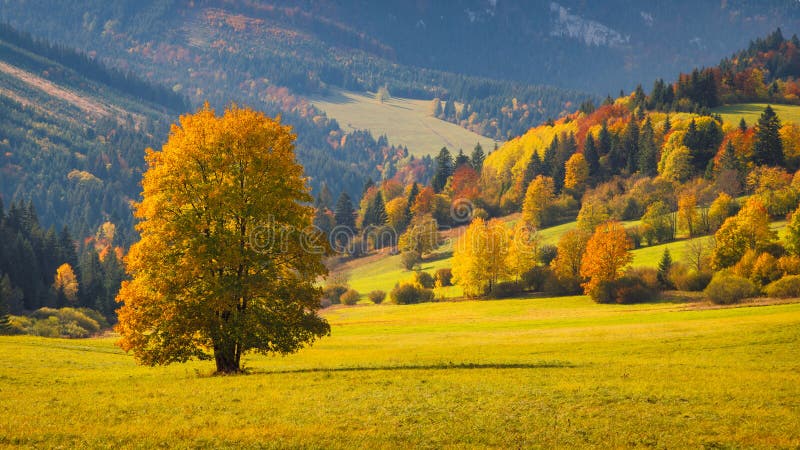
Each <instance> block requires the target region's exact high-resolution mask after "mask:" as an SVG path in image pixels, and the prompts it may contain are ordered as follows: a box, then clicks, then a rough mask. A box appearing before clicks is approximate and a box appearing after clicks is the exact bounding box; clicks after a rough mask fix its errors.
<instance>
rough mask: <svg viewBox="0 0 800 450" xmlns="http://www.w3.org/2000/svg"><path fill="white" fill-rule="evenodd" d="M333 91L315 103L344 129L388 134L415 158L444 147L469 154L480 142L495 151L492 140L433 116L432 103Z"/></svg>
mask: <svg viewBox="0 0 800 450" xmlns="http://www.w3.org/2000/svg"><path fill="white" fill-rule="evenodd" d="M332 92H333V93H332V94H331V95H328V96H325V97H316V98H313V99H312V103H313V104H314V106H316V107H318V108H319V109H321V110H322V111H325V112H326V113H327V115H328V117H332V118H334V119H336V120H337V122H339V125H340V126H341V127H342V129H345V130H355V129H359V130H370V131H372V134H373V135H374V136H375V137H376V138H377V137H378V136H379V135H381V134H385V135H386V136H387V137H388V138H389V143H391V144H393V145H405V146H407V147H408V150H409V152H411V154H412V155H416V156H423V155H435V154H436V153H438V152H439V149H441V148H442V147H447V148H449V149H450V151H451V152H454V153H458V149H463V150H464V153H466V154H470V153H471V152H472V149H473V148H474V147H475V144H476V143H478V142H480V143H481V146H482V147H483V150H484V151H485V152H487V153H488V152H489V151H491V150H492V149H493V148H494V144H495V143H494V141H493V140H491V139H489V138H487V137H484V136H481V135H479V134H477V133H473V132H472V131H469V130H467V129H465V128H462V127H460V126H458V125H456V124H454V123H450V122H446V121H444V120H440V119H437V118H435V117H433V116H432V115H431V113H430V109H431V106H430V105H431V102H430V100H413V99H405V98H399V97H392V98H390V99H388V100H386V101H384V102H379V101H378V100H376V99H375V98H374V96H372V95H364V94H358V93H355V92H348V91H332Z"/></svg>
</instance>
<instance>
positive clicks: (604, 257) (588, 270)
mask: <svg viewBox="0 0 800 450" xmlns="http://www.w3.org/2000/svg"><path fill="white" fill-rule="evenodd" d="M632 247H633V243H632V242H631V241H630V239H629V238H628V234H627V233H625V228H623V227H622V225H621V224H620V223H618V222H608V223H605V224H602V225H600V226H598V227H597V229H596V230H595V232H594V234H593V235H592V237H591V238H590V239H589V242H588V243H587V244H586V253H584V255H583V259H582V260H581V276H583V277H584V278H588V279H589V281H587V282H585V283H583V289H584V292H585V293H586V294H590V295H591V294H592V293H594V292H596V289H597V288H598V287H599V286H600V284H601V283H603V282H608V281H614V280H616V279H618V278H619V277H620V276H621V275H622V272H623V270H624V269H625V268H626V267H627V266H628V265H629V264H630V263H631V261H633V254H631V252H630V250H631V248H632Z"/></svg>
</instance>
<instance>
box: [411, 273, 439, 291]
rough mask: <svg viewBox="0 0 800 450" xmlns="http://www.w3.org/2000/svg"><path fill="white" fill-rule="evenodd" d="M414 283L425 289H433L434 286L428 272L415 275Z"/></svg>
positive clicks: (434, 283)
mask: <svg viewBox="0 0 800 450" xmlns="http://www.w3.org/2000/svg"><path fill="white" fill-rule="evenodd" d="M414 281H415V282H417V283H418V284H419V285H420V286H422V287H424V288H425V289H433V287H434V286H435V285H436V281H435V280H434V279H433V276H432V275H431V274H429V273H428V272H417V273H415V274H414Z"/></svg>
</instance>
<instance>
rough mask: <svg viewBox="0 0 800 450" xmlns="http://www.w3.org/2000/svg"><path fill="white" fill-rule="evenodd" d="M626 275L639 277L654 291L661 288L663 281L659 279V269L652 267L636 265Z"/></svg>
mask: <svg viewBox="0 0 800 450" xmlns="http://www.w3.org/2000/svg"><path fill="white" fill-rule="evenodd" d="M626 277H629V278H638V279H640V280H641V281H642V283H644V286H646V287H647V288H648V289H651V290H653V291H656V292H658V291H660V290H661V283H660V282H659V281H658V271H657V270H656V269H653V268H651V267H635V268H633V269H630V270H628V273H627V274H626Z"/></svg>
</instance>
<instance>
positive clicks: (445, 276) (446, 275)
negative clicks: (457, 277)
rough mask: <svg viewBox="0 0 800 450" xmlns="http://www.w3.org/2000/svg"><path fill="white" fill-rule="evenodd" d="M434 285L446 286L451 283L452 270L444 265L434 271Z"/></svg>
mask: <svg viewBox="0 0 800 450" xmlns="http://www.w3.org/2000/svg"><path fill="white" fill-rule="evenodd" d="M434 278H436V286H439V287H447V286H452V285H453V270H452V269H450V268H449V267H445V268H442V269H439V270H437V271H436V276H435V277H434Z"/></svg>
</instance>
